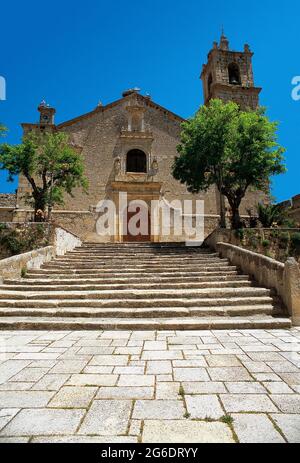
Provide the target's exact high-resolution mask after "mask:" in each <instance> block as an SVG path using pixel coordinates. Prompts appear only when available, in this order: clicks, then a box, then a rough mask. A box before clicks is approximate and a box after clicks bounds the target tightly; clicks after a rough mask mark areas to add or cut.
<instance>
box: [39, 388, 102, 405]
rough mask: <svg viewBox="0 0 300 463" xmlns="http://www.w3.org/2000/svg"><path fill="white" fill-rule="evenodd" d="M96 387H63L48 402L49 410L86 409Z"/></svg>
mask: <svg viewBox="0 0 300 463" xmlns="http://www.w3.org/2000/svg"><path fill="white" fill-rule="evenodd" d="M97 390H98V388H97V387H90V386H85V387H76V386H75V387H74V386H64V387H62V388H61V389H60V390H59V391H58V393H57V394H55V396H54V397H53V398H52V399H51V400H50V402H49V404H48V407H50V408H87V407H88V406H89V404H90V403H91V401H92V399H93V397H94V396H95V394H96V392H97Z"/></svg>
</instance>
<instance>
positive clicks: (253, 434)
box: [232, 414, 285, 444]
mask: <svg viewBox="0 0 300 463" xmlns="http://www.w3.org/2000/svg"><path fill="white" fill-rule="evenodd" d="M232 418H233V419H234V422H233V427H234V430H235V432H236V434H237V436H238V439H239V441H240V442H241V443H243V444H246V443H247V444H253V443H256V444H259V443H261V444H270V443H274V444H275V443H276V444H279V443H284V442H285V440H284V439H283V437H282V436H281V435H280V434H279V432H278V431H277V430H276V429H275V428H274V425H273V423H272V422H271V421H270V420H269V418H268V417H267V416H266V415H260V414H238V415H237V414H233V415H232Z"/></svg>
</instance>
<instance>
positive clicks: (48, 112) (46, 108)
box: [38, 100, 56, 126]
mask: <svg viewBox="0 0 300 463" xmlns="http://www.w3.org/2000/svg"><path fill="white" fill-rule="evenodd" d="M38 111H39V113H40V125H43V126H44V125H54V115H55V113H56V110H55V108H52V107H51V106H50V105H48V104H47V103H46V101H45V100H43V101H42V102H41V103H40V104H39V106H38Z"/></svg>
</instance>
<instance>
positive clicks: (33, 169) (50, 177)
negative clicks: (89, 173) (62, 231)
mask: <svg viewBox="0 0 300 463" xmlns="http://www.w3.org/2000/svg"><path fill="white" fill-rule="evenodd" d="M0 168H1V169H5V170H7V171H8V180H9V181H12V180H13V177H14V176H16V175H19V174H22V175H24V177H25V178H26V179H27V180H28V182H29V184H30V185H31V189H32V191H31V194H29V196H27V197H26V200H27V201H28V202H29V203H30V204H32V205H33V207H34V219H35V221H39V220H41V216H43V217H45V216H46V209H47V207H48V219H50V218H51V210H52V206H53V205H54V204H63V195H64V193H65V192H66V193H68V194H69V195H71V196H72V191H73V189H74V188H76V187H81V188H82V189H83V190H84V191H85V192H86V191H87V187H88V183H87V179H86V177H85V176H84V163H83V159H82V156H81V155H80V154H79V153H77V152H76V151H75V150H74V149H73V148H72V147H71V146H70V144H69V139H68V136H67V135H66V134H65V133H61V132H56V133H43V134H33V133H31V134H28V135H27V136H25V137H24V139H23V142H22V143H21V144H20V145H15V146H12V145H9V144H2V145H1V146H0ZM41 212H42V214H41Z"/></svg>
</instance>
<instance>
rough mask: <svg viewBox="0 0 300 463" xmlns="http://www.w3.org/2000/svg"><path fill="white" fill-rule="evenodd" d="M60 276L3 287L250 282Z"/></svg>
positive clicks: (227, 277)
mask: <svg viewBox="0 0 300 463" xmlns="http://www.w3.org/2000/svg"><path fill="white" fill-rule="evenodd" d="M57 277H59V278H54V277H53V278H51V279H50V278H48V279H47V278H27V279H26V278H22V279H21V280H10V279H7V280H4V285H3V286H1V288H2V289H4V286H5V285H9V286H25V287H26V288H28V287H33V286H35V285H37V286H41V285H42V286H43V285H44V286H49V285H51V286H52V285H53V286H64V285H68V286H69V285H73V286H76V285H108V284H109V285H111V284H112V285H116V284H125V285H132V284H142V283H143V282H145V283H153V284H155V283H159V284H168V283H170V284H173V283H184V284H189V283H204V284H206V283H208V284H211V283H213V282H217V283H218V282H230V281H232V282H239V281H240V282H246V281H247V282H248V283H249V282H250V281H251V280H250V278H249V277H248V276H246V275H236V274H232V275H230V274H229V275H217V276H210V275H206V276H202V277H193V278H191V277H190V276H181V277H176V276H171V275H170V276H166V277H165V276H160V277H155V276H148V275H147V276H140V277H139V278H137V277H136V278H132V277H130V276H129V277H127V278H120V277H119V276H116V277H111V278H91V277H89V278H84V277H83V278H73V279H72V278H68V279H66V278H64V277H63V276H61V275H57Z"/></svg>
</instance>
